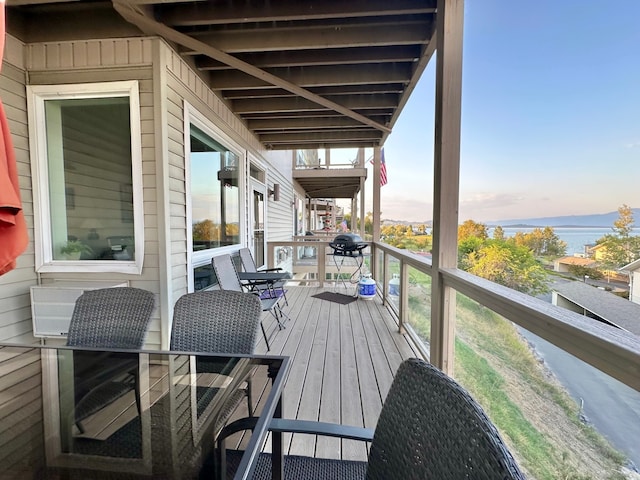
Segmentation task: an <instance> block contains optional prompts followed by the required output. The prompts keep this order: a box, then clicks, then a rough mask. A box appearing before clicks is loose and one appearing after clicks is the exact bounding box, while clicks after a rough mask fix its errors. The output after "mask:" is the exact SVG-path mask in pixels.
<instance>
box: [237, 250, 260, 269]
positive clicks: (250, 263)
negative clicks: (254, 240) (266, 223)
mask: <svg viewBox="0 0 640 480" xmlns="http://www.w3.org/2000/svg"><path fill="white" fill-rule="evenodd" d="M238 253H239V255H240V261H241V262H242V268H243V269H244V271H245V272H250V273H254V272H257V271H258V269H257V268H256V262H255V261H254V260H253V255H251V250H249V249H248V248H241V249H240V250H239V251H238Z"/></svg>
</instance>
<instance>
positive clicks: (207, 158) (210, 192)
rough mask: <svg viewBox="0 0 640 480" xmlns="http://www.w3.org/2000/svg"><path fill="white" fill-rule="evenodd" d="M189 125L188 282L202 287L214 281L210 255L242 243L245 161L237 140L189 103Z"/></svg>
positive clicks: (187, 147)
mask: <svg viewBox="0 0 640 480" xmlns="http://www.w3.org/2000/svg"><path fill="white" fill-rule="evenodd" d="M185 126H186V128H185V131H186V133H185V135H188V136H187V138H186V139H185V144H186V153H185V157H186V159H187V161H186V163H187V222H188V223H187V225H189V226H190V231H189V232H188V233H187V242H188V248H189V257H190V269H189V270H190V275H191V278H190V279H189V283H190V285H191V286H192V288H193V289H195V290H198V289H202V288H206V287H208V286H210V284H211V278H212V277H211V276H210V275H209V273H210V272H209V266H210V264H211V257H213V256H214V255H217V254H219V253H221V252H223V251H228V252H229V253H231V252H232V251H233V250H237V247H239V246H240V244H241V243H242V238H243V237H242V235H243V228H244V225H243V218H244V216H243V212H244V210H242V211H241V208H242V201H241V199H242V198H243V197H242V191H243V189H242V185H243V181H244V180H243V179H244V171H245V159H244V155H243V154H242V152H241V150H240V149H239V148H238V147H237V146H236V145H235V144H233V143H232V142H231V141H230V140H229V139H226V137H225V136H224V134H223V133H222V132H220V131H218V130H217V129H216V127H214V126H213V125H212V124H211V123H210V122H209V121H208V120H207V119H206V118H204V117H203V116H202V115H201V114H199V113H198V112H197V111H195V110H194V109H193V108H192V107H191V106H190V105H189V104H187V103H185Z"/></svg>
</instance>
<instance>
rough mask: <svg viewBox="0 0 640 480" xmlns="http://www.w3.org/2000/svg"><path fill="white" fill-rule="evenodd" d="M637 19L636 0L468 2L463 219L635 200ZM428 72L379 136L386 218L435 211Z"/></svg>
mask: <svg viewBox="0 0 640 480" xmlns="http://www.w3.org/2000/svg"><path fill="white" fill-rule="evenodd" d="M639 25H640V0H612V1H611V2H605V3H603V2H601V1H598V2H596V1H594V0H586V1H578V0H562V1H557V0H556V1H551V0H543V1H536V2H532V1H528V2H524V1H514V0H467V1H466V3H465V36H464V53H463V97H462V151H461V178H460V221H461V222H462V221H464V220H465V219H468V218H472V219H474V220H476V221H491V220H506V219H512V218H531V217H544V216H558V215H575V214H591V213H605V212H609V211H615V210H616V209H617V208H618V207H619V206H620V205H622V204H625V203H626V204H628V205H630V206H632V207H640V27H639ZM434 60H435V59H434ZM434 72H435V61H432V62H431V65H430V66H429V67H428V69H427V70H426V71H425V73H424V74H423V77H422V79H421V81H420V84H419V85H418V87H417V88H416V90H415V91H414V93H413V95H412V97H411V99H410V100H409V102H408V104H407V106H406V107H405V109H404V111H403V113H402V114H401V116H400V119H399V120H398V122H397V123H396V125H395V127H394V129H393V133H392V134H391V135H390V137H389V139H388V140H387V142H386V145H385V158H386V162H387V171H388V177H389V183H388V184H387V185H386V186H384V187H383V188H382V217H383V218H392V219H402V220H409V221H423V220H430V219H431V218H432V214H431V212H432V206H433V192H432V188H431V185H432V172H433V143H432V142H433V111H434V110H433V103H434V101H433V97H434V92H435V75H434ZM371 177H372V175H370V178H371ZM367 183H368V188H369V191H368V192H367V197H368V198H367V202H366V203H368V204H369V203H370V200H371V191H370V188H371V182H370V181H369V182H367ZM367 210H370V207H368V208H367ZM636 223H640V219H636Z"/></svg>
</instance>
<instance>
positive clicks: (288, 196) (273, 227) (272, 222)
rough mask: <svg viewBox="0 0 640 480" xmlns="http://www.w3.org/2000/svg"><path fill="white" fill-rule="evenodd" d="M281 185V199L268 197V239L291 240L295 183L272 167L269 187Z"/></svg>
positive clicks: (268, 181) (273, 240)
mask: <svg viewBox="0 0 640 480" xmlns="http://www.w3.org/2000/svg"><path fill="white" fill-rule="evenodd" d="M276 183H277V184H279V185H280V199H279V200H278V201H277V202H274V201H273V198H272V197H270V198H268V199H267V201H268V202H269V206H268V208H267V241H268V242H275V241H278V240H280V241H289V240H291V238H292V235H293V206H292V205H293V185H292V183H291V180H290V179H288V178H286V177H285V176H284V175H283V174H282V173H281V172H279V171H278V170H275V169H270V170H269V172H268V180H267V187H268V188H273V185H274V184H276Z"/></svg>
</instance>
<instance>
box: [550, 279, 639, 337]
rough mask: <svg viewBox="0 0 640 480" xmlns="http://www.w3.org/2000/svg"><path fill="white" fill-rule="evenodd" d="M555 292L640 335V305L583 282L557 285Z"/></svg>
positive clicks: (617, 325) (619, 326) (611, 322)
mask: <svg viewBox="0 0 640 480" xmlns="http://www.w3.org/2000/svg"><path fill="white" fill-rule="evenodd" d="M553 290H555V291H556V292H558V293H559V294H560V295H562V296H563V297H565V298H566V299H567V300H569V301H571V302H573V303H575V304H576V305H579V306H580V307H582V308H584V309H586V310H588V311H590V312H593V313H595V314H596V315H597V316H598V317H600V318H603V319H604V320H605V321H607V322H608V323H610V324H612V325H614V326H616V327H618V328H622V329H624V330H627V331H629V332H631V333H634V334H636V335H640V305H639V304H637V303H633V302H630V301H629V300H625V299H624V298H620V297H618V296H617V295H614V294H613V293H610V292H607V291H605V290H601V289H599V288H596V287H593V286H591V285H588V284H586V283H583V282H567V283H557V284H555V285H554V286H553Z"/></svg>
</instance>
